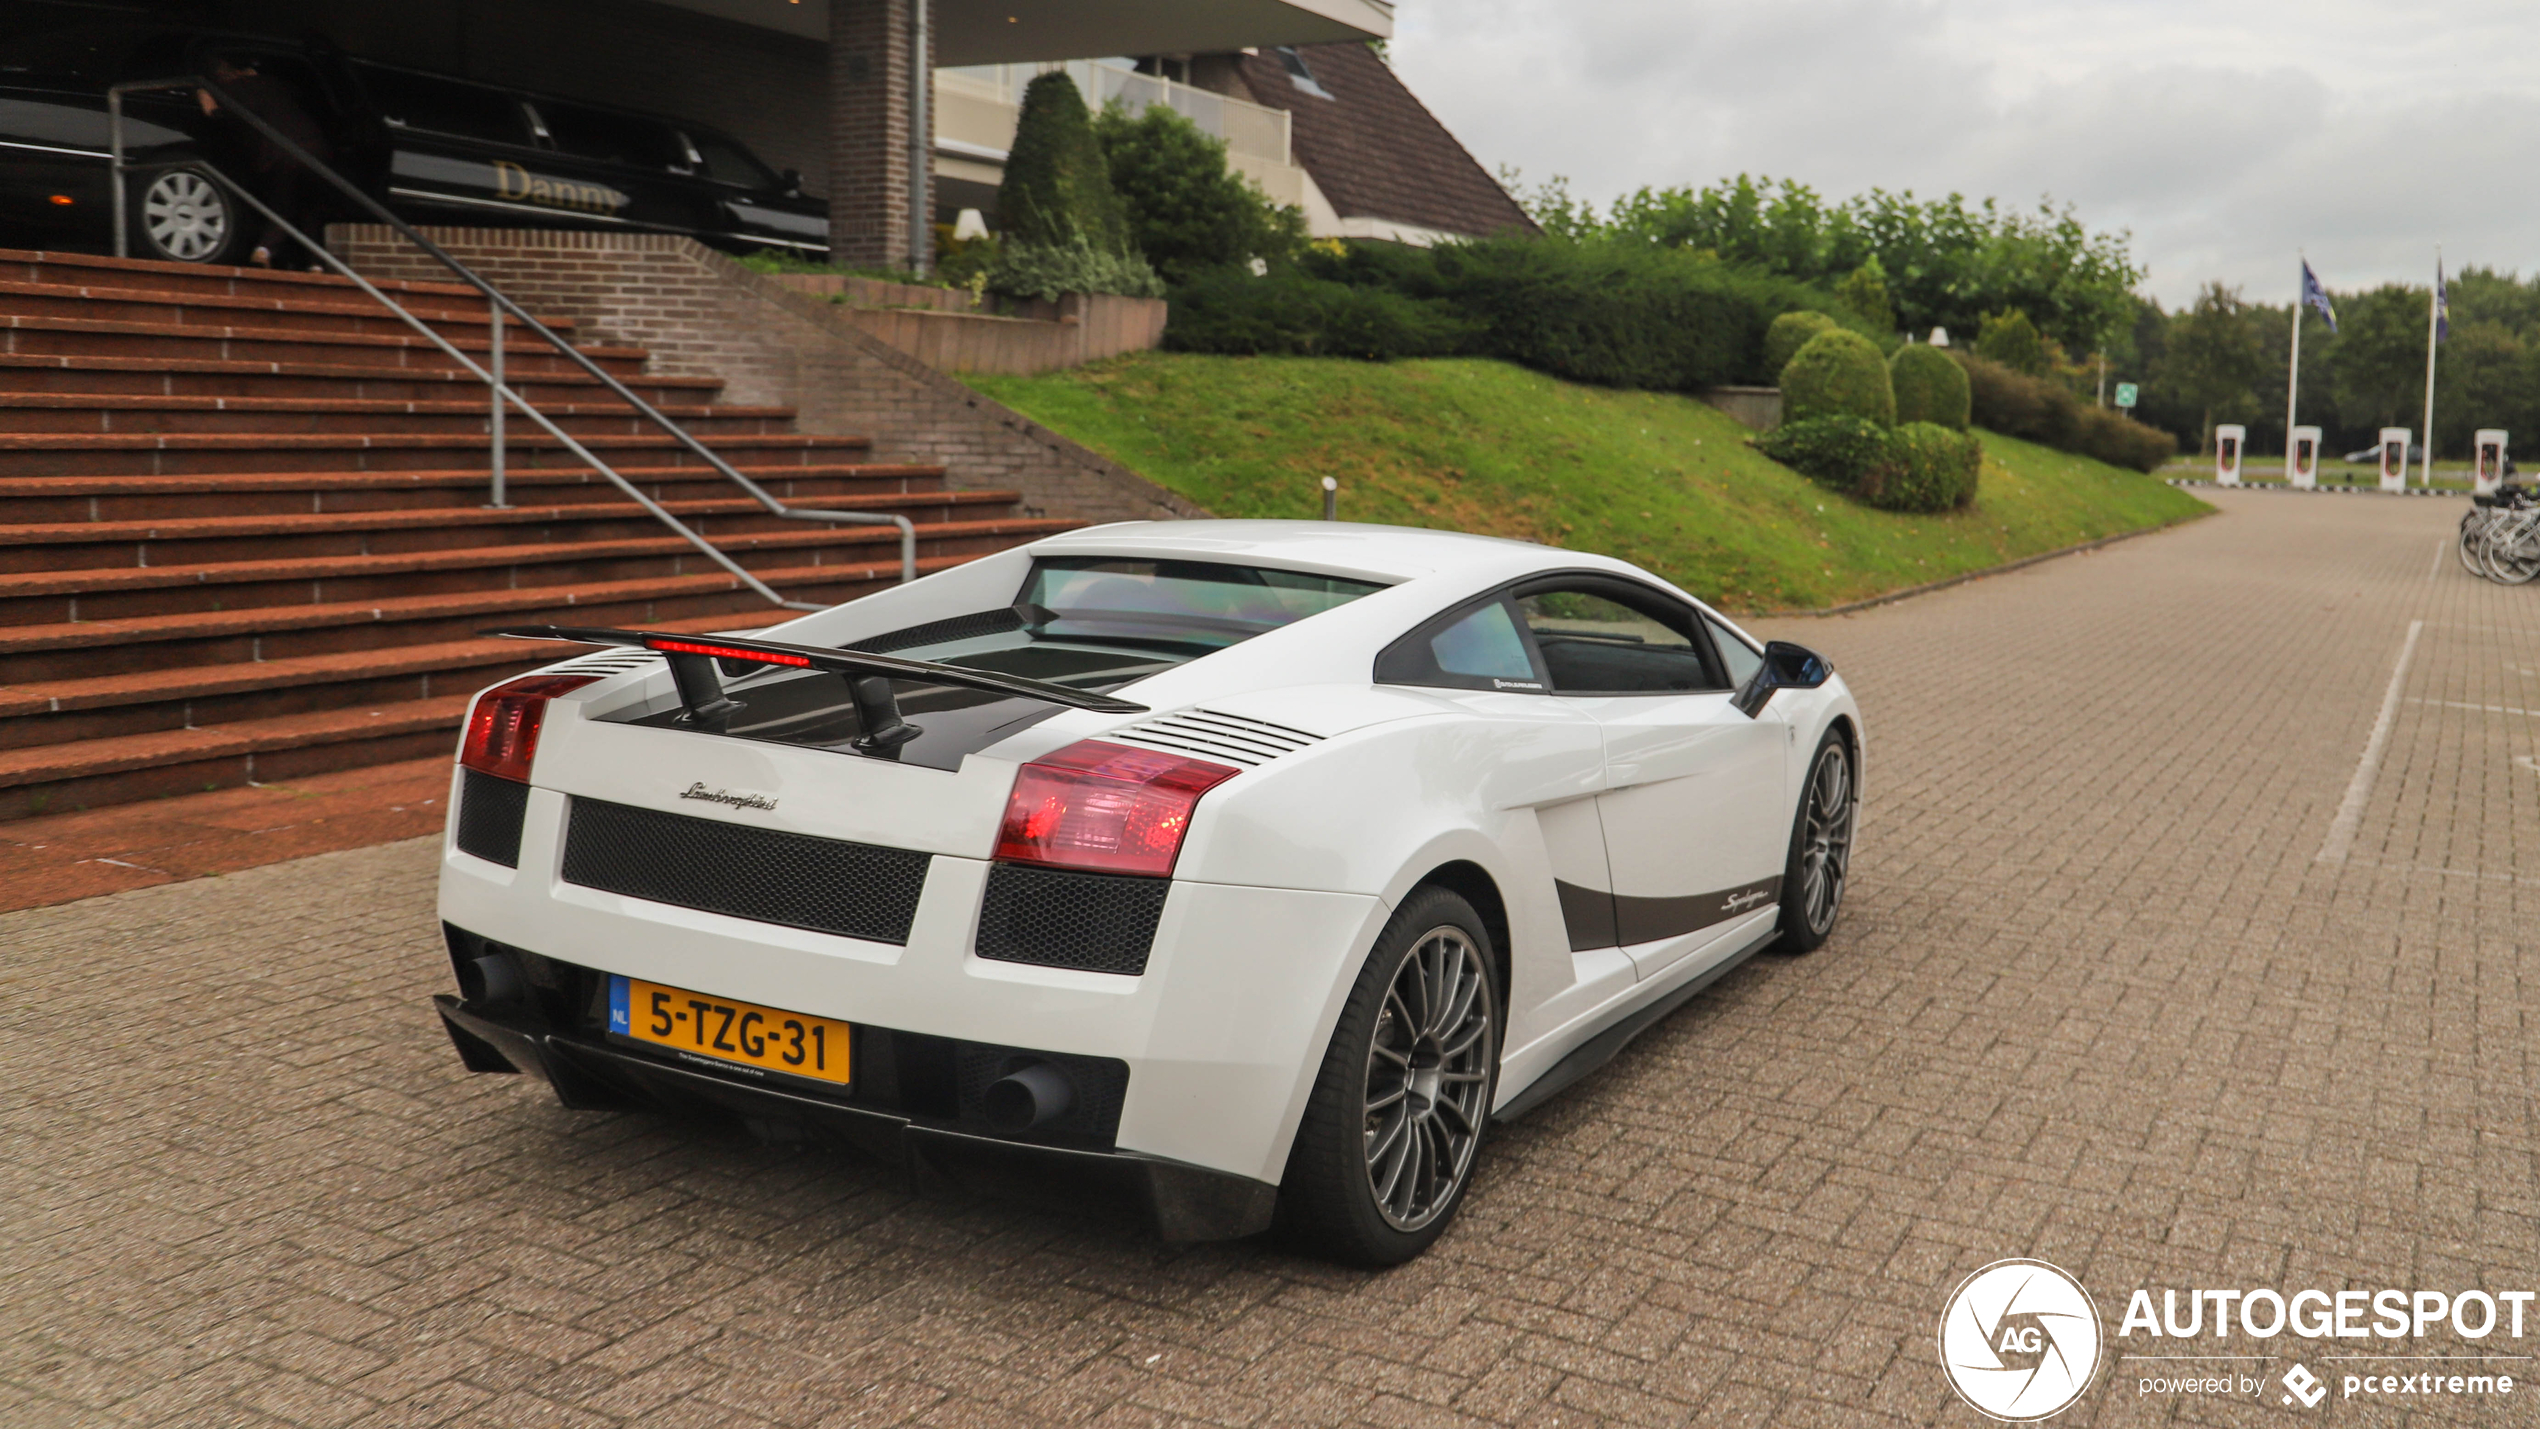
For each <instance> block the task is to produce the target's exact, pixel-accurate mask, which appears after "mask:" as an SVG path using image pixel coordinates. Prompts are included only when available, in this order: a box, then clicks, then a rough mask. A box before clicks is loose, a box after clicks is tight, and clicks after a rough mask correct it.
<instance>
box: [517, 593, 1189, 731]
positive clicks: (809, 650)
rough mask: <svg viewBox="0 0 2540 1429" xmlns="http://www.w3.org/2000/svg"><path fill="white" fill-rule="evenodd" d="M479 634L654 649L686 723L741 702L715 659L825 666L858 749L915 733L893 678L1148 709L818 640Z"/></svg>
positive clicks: (565, 631)
mask: <svg viewBox="0 0 2540 1429" xmlns="http://www.w3.org/2000/svg"><path fill="white" fill-rule="evenodd" d="M483 633H484V634H487V635H503V636H509V637H511V638H512V639H515V640H564V641H571V642H572V643H574V644H577V645H623V646H627V647H630V648H633V649H637V650H652V651H656V652H658V653H660V654H661V655H663V656H666V657H667V658H668V659H669V661H670V677H671V679H672V680H674V681H675V682H677V684H678V686H679V703H680V705H681V706H682V707H683V709H684V710H685V711H686V713H685V714H684V715H683V716H682V718H683V719H684V720H686V721H687V722H689V723H708V722H713V721H717V720H720V719H721V718H722V717H723V716H725V715H728V714H730V713H731V712H732V711H734V710H736V709H739V708H740V707H741V705H740V701H738V700H735V699H732V698H730V697H729V696H727V695H725V694H724V693H723V679H722V677H721V676H720V675H719V674H718V673H717V672H716V670H715V661H717V660H749V661H754V662H756V663H758V664H762V665H784V666H790V667H792V668H795V669H799V670H825V671H827V672H829V673H830V674H833V675H837V676H840V677H842V678H844V679H845V680H846V682H847V693H848V696H849V698H851V699H853V700H854V701H855V708H856V717H857V719H858V720H859V721H860V722H861V723H862V724H863V726H864V733H863V734H862V735H861V736H859V737H858V738H857V740H856V746H857V747H858V748H859V749H863V750H866V751H868V752H875V753H879V752H884V751H888V750H892V749H896V748H898V747H899V746H900V745H903V744H906V743H907V742H909V741H910V740H912V739H915V738H916V737H917V736H918V734H919V730H918V727H917V726H916V725H913V724H910V723H909V722H908V721H907V720H905V719H902V718H901V717H900V704H899V698H898V696H897V695H895V694H893V693H892V690H891V681H892V680H894V679H900V680H922V681H925V682H926V683H928V684H931V685H957V686H960V687H962V688H965V689H972V690H985V691H987V692H989V693H990V694H998V695H1010V696H1013V697H1015V698H1017V699H1026V700H1040V701H1043V702H1045V703H1048V704H1053V705H1063V706H1065V707H1067V708H1069V709H1078V710H1092V711H1094V712H1096V713H1098V714H1145V713H1146V712H1147V707H1146V706H1145V705H1141V704H1136V703H1133V702H1131V701H1128V700H1120V699H1113V698H1112V697H1111V696H1109V695H1098V694H1094V693H1092V692H1091V691H1087V690H1078V689H1071V688H1069V687H1068V686H1066V685H1054V684H1051V683H1050V682H1048V681H1046V680H1027V679H1025V678H1023V677H1022V676H1020V675H1004V674H999V673H997V672H996V671H994V670H973V669H969V668H966V667H964V666H960V665H939V664H936V663H935V662H934V661H932V660H910V659H905V658H903V657H901V656H898V655H875V654H868V653H866V652H864V651H861V650H837V649H830V648H825V647H822V646H818V645H791V644H787V643H786V642H784V641H781V640H751V639H746V638H742V637H738V636H728V635H679V634H674V633H672V632H670V631H665V630H607V629H599V628H595V627H587V626H576V625H509V626H505V627H503V628H502V629H500V630H488V631H485V632H483Z"/></svg>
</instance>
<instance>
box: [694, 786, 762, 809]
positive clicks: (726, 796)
mask: <svg viewBox="0 0 2540 1429" xmlns="http://www.w3.org/2000/svg"><path fill="white" fill-rule="evenodd" d="M679 797H680V798H682V799H703V800H705V801H706V802H707V803H709V804H726V805H729V806H731V807H732V808H735V809H773V808H775V807H776V801H775V800H774V799H771V798H769V797H767V796H766V795H765V794H735V793H733V792H732V791H731V790H729V789H709V788H707V787H706V786H705V785H704V784H702V783H699V784H691V785H689V786H688V787H687V788H685V789H682V790H680V791H679Z"/></svg>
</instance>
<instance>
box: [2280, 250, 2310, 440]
mask: <svg viewBox="0 0 2540 1429" xmlns="http://www.w3.org/2000/svg"><path fill="white" fill-rule="evenodd" d="M2310 261H2311V260H2310V256H2309V255H2308V254H2304V255H2303V257H2302V264H2303V271H2304V272H2308V271H2310ZM2308 296H2310V295H2309V294H2308V293H2307V292H2305V291H2304V290H2303V285H2302V280H2301V279H2299V278H2296V279H2294V280H2293V369H2292V371H2291V372H2290V373H2288V374H2287V375H2286V377H2285V381H2284V482H2285V485H2287V486H2290V485H2292V484H2293V418H2294V413H2295V411H2296V410H2297V409H2298V408H2299V407H2300V404H2301V399H2302V300H2303V299H2304V298H2306V297H2308Z"/></svg>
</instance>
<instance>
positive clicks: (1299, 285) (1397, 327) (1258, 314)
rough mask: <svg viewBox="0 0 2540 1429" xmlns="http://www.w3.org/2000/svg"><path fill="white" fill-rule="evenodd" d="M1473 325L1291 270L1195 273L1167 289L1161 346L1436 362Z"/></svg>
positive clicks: (1429, 306)
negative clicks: (1167, 305)
mask: <svg viewBox="0 0 2540 1429" xmlns="http://www.w3.org/2000/svg"><path fill="white" fill-rule="evenodd" d="M1474 336H1475V328H1474V325H1473V324H1472V323H1470V322H1468V321H1466V320H1465V319H1464V318H1462V317H1460V316H1458V315H1457V314H1456V312H1455V310H1454V309H1453V308H1450V307H1449V306H1447V305H1446V304H1445V303H1442V302H1437V301H1434V300H1426V299H1420V298H1408V297H1404V296H1403V295H1402V294H1400V293H1395V292H1388V291H1386V290H1385V289H1382V288H1353V287H1351V286H1349V285H1348V284H1346V283H1335V282H1332V281H1330V280H1328V279H1323V278H1315V277H1311V276H1308V275H1306V274H1303V273H1298V272H1294V271H1285V272H1276V273H1272V274H1270V275H1269V276H1267V277H1254V276H1253V275H1252V274H1251V273H1249V272H1247V271H1245V270H1244V269H1241V268H1227V269H1219V270H1218V271H1216V272H1213V273H1208V274H1203V275H1202V276H1200V277H1198V278H1196V279H1193V280H1192V281H1190V282H1188V283H1184V284H1182V285H1181V286H1179V287H1177V288H1175V289H1174V290H1173V308H1172V316H1171V317H1170V318H1168V319H1167V320H1166V323H1165V328H1164V345H1165V346H1166V347H1169V348H1172V349H1174V350H1176V351H1179V352H1217V353H1227V354H1232V355H1236V356H1245V357H1256V356H1264V355H1270V356H1292V357H1356V358H1363V359H1367V360H1369V361H1384V360H1386V359H1390V358H1397V357H1444V356H1448V355H1450V354H1453V353H1457V352H1461V351H1464V350H1465V349H1466V347H1467V346H1468V345H1469V344H1470V343H1471V342H1472V341H1473V338H1474Z"/></svg>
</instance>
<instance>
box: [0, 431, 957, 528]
mask: <svg viewBox="0 0 2540 1429" xmlns="http://www.w3.org/2000/svg"><path fill="white" fill-rule="evenodd" d="M837 440H838V442H839V443H840V444H841V447H842V448H843V449H844V450H846V451H848V452H860V451H861V450H862V443H861V442H860V441H858V440H857V439H855V438H838V439H837ZM740 471H741V472H742V474H743V475H745V476H747V477H749V478H750V479H751V480H752V481H755V482H757V483H758V484H759V485H760V487H762V488H763V489H765V490H767V491H769V492H770V493H772V494H774V495H775V496H777V497H778V498H779V499H782V500H787V501H794V502H801V503H805V504H813V505H817V504H822V503H824V502H827V501H831V500H838V499H845V498H852V497H856V496H891V495H897V494H900V493H904V492H911V491H934V490H940V489H941V488H942V486H943V475H944V469H943V468H942V467H939V466H924V465H917V464H913V463H904V462H866V461H847V462H809V463H805V464H803V465H800V466H744V467H741V468H740ZM618 473H619V474H620V475H622V476H624V477H625V478H626V479H627V480H628V481H630V482H633V483H634V484H635V486H636V488H637V489H638V490H640V491H642V492H643V493H644V494H645V495H647V496H650V497H652V498H653V499H654V500H656V501H703V500H713V499H715V498H718V497H729V496H731V495H732V494H733V486H732V483H731V482H730V481H729V480H728V479H726V478H725V477H724V476H723V474H722V473H721V472H718V471H715V470H713V469H712V468H710V467H703V466H689V467H657V466H633V465H628V466H621V467H619V468H618ZM490 480H491V479H490V477H489V476H488V475H487V473H486V472H485V471H484V469H482V468H478V469H475V470H469V469H467V468H464V467H451V468H443V469H439V470H433V469H429V468H426V469H421V470H415V471H275V472H195V473H190V474H183V475H176V476H58V477H57V476H8V477H0V525H12V526H18V525H35V524H39V523H44V524H49V523H54V522H90V521H141V522H153V521H168V520H178V519H192V518H202V517H216V516H298V515H304V514H309V513H322V512H353V511H412V510H420V509H426V508H438V507H445V506H446V507H460V508H465V509H475V508H479V507H482V506H484V505H485V504H486V501H487V499H488V497H489V496H490V495H491V490H490ZM505 486H506V488H507V491H508V495H509V498H510V500H511V503H512V504H513V505H516V506H521V505H526V506H542V505H563V504H571V503H577V502H599V503H602V504H611V503H622V502H624V501H625V500H626V497H625V494H624V493H623V492H621V491H619V490H618V489H617V486H616V485H615V484H614V483H612V482H611V481H609V480H608V478H606V477H603V476H601V475H600V474H599V473H598V472H595V471H592V470H589V469H588V468H584V467H552V466H549V467H529V468H524V469H522V470H519V471H515V472H512V473H510V474H509V476H508V477H507V479H506V481H505Z"/></svg>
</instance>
